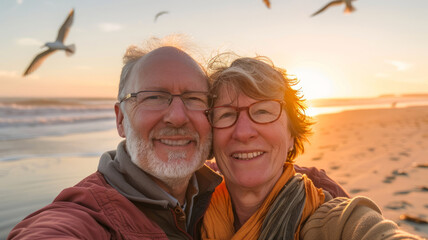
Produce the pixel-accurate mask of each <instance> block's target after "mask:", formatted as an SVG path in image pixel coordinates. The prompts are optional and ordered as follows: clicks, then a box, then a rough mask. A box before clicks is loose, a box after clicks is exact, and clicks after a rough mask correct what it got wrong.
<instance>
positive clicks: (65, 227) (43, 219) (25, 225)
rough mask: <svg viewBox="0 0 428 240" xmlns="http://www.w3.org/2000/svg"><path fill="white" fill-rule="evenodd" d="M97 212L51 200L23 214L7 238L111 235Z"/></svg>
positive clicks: (67, 237) (61, 237) (71, 237)
mask: <svg viewBox="0 0 428 240" xmlns="http://www.w3.org/2000/svg"><path fill="white" fill-rule="evenodd" d="M97 215H99V216H101V215H100V214H99V213H97V212H95V211H93V210H90V209H88V208H86V207H85V206H82V205H79V204H76V203H72V202H54V203H52V204H50V205H48V206H46V207H44V208H42V209H40V210H38V211H36V212H34V213H33V214H31V215H29V216H28V217H26V218H25V219H24V220H23V221H21V222H20V223H18V225H16V226H15V227H14V229H13V230H12V231H11V232H10V233H9V236H8V238H7V239H110V233H109V232H108V230H106V229H104V228H103V227H102V225H101V224H100V223H99V222H97V219H96V217H94V216H97Z"/></svg>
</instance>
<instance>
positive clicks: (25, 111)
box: [0, 98, 115, 141]
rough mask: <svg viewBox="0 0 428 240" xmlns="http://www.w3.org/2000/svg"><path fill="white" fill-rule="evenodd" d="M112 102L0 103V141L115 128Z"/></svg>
mask: <svg viewBox="0 0 428 240" xmlns="http://www.w3.org/2000/svg"><path fill="white" fill-rule="evenodd" d="M114 103H115V100H114V99H79V98H75V99H71V98H70V99H23V98H3V99H0V141H4V140H18V139H28V138H37V137H41V136H55V135H66V134H70V133H80V132H92V131H102V130H107V129H111V128H114V127H115V114H114V110H113V105H114Z"/></svg>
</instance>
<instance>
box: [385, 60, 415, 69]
mask: <svg viewBox="0 0 428 240" xmlns="http://www.w3.org/2000/svg"><path fill="white" fill-rule="evenodd" d="M385 62H386V63H388V64H391V65H393V66H394V67H396V68H397V71H405V70H407V69H409V68H410V67H411V66H412V64H410V63H406V62H402V61H395V60H385Z"/></svg>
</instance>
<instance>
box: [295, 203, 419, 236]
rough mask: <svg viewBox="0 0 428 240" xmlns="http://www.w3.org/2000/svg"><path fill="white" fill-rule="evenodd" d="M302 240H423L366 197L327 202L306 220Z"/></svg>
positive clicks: (301, 232) (301, 233)
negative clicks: (406, 230) (403, 229)
mask: <svg viewBox="0 0 428 240" xmlns="http://www.w3.org/2000/svg"><path fill="white" fill-rule="evenodd" d="M300 239H301V240H310V239H319V240H327V239H329V240H341V239H346V240H348V239H349V240H372V239H378V240H401V239H422V238H420V237H418V236H415V235H412V234H410V233H407V232H404V231H402V230H400V229H399V228H398V226H397V224H395V223H394V222H393V221H390V220H386V219H384V218H383V216H382V215H381V211H380V209H379V208H378V207H377V205H376V204H375V203H374V202H372V201H371V200H370V199H368V198H365V197H355V198H353V199H348V198H335V199H333V200H331V201H329V202H326V203H324V204H323V205H321V207H320V208H318V209H317V210H316V211H315V213H314V214H313V215H312V216H311V217H310V218H309V219H308V220H307V221H306V223H305V225H304V227H303V228H302V230H301V231H300Z"/></svg>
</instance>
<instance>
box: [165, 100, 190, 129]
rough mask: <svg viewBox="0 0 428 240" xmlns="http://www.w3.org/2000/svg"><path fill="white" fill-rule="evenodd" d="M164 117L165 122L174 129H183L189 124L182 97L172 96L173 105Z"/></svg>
mask: <svg viewBox="0 0 428 240" xmlns="http://www.w3.org/2000/svg"><path fill="white" fill-rule="evenodd" d="M166 111H167V112H166V113H165V115H164V121H165V122H166V123H167V124H170V125H172V126H174V127H181V126H183V125H185V124H186V123H187V122H189V116H188V115H187V114H188V112H187V108H186V106H185V105H184V102H183V101H182V100H181V98H180V96H172V99H171V103H170V105H169V106H168V108H167V110H166Z"/></svg>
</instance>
